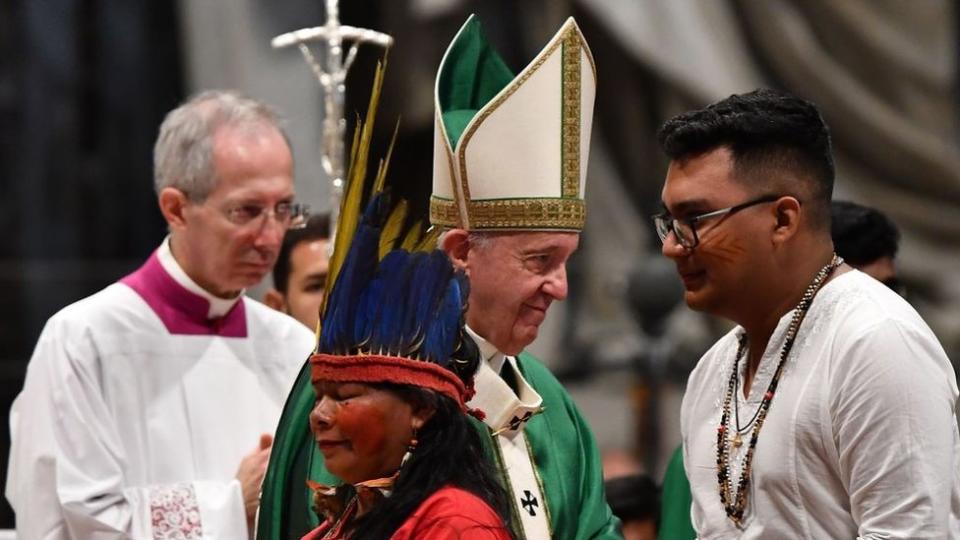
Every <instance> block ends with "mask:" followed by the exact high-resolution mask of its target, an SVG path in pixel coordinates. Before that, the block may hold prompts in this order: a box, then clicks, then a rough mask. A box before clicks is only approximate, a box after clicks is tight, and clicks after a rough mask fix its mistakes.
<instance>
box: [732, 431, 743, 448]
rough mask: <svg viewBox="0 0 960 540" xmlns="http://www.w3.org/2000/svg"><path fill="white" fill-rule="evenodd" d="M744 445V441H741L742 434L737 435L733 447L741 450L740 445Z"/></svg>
mask: <svg viewBox="0 0 960 540" xmlns="http://www.w3.org/2000/svg"><path fill="white" fill-rule="evenodd" d="M742 444H743V439H741V438H740V434H739V433H737V434H736V435H735V436H734V437H733V446H735V447H737V448H740V445H742Z"/></svg>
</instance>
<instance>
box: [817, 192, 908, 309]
mask: <svg viewBox="0 0 960 540" xmlns="http://www.w3.org/2000/svg"><path fill="white" fill-rule="evenodd" d="M831 217H832V224H831V230H830V232H831V236H832V237H833V249H834V250H836V252H837V255H839V256H841V257H843V260H844V261H845V262H846V263H847V264H849V265H850V266H852V267H854V268H856V269H857V270H860V271H861V272H863V273H864V274H867V275H868V276H870V277H872V278H874V279H876V280H877V281H879V282H880V283H883V284H884V285H886V286H887V287H890V288H891V289H892V290H894V291H896V292H897V293H898V294H903V285H902V284H901V283H900V278H899V277H898V276H897V267H896V260H895V259H896V257H897V250H898V249H899V247H900V231H899V230H898V229H897V225H896V224H895V223H894V222H893V221H891V220H890V218H888V217H887V216H886V215H885V214H884V213H883V212H881V211H879V210H876V209H874V208H870V207H867V206H863V205H859V204H857V203H853V202H849V201H833V204H832V206H831Z"/></svg>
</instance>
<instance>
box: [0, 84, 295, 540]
mask: <svg viewBox="0 0 960 540" xmlns="http://www.w3.org/2000/svg"><path fill="white" fill-rule="evenodd" d="M154 166H155V175H154V176H155V183H156V191H157V196H158V202H159V206H160V211H161V213H162V214H163V216H164V218H165V219H166V220H167V223H168V225H169V229H170V235H169V236H168V237H167V238H166V239H165V240H164V241H163V242H162V243H161V245H160V247H159V248H158V249H157V250H156V251H155V252H154V253H153V255H151V256H150V258H149V259H148V260H147V261H146V263H145V264H144V265H143V266H142V267H141V268H140V269H138V270H137V271H135V272H134V273H132V274H130V275H129V276H126V277H125V278H123V279H121V280H120V281H119V282H118V283H115V284H113V285H111V286H109V287H107V288H106V289H104V290H103V291H100V292H99V293H97V294H94V295H93V296H91V297H89V298H86V299H84V300H81V301H80V302H77V303H75V304H73V305H71V306H68V307H66V308H65V309H63V310H62V311H60V312H59V313H58V314H56V315H54V316H53V317H52V318H51V319H50V320H49V321H48V323H47V325H46V327H45V329H44V331H43V333H42V334H41V336H40V339H39V341H38V343H37V347H36V349H35V351H34V354H33V357H32V359H31V360H30V365H29V367H28V370H27V378H26V382H25V384H24V389H23V391H22V392H21V394H20V395H19V396H18V397H17V400H16V402H15V403H14V405H13V408H12V410H11V427H12V436H13V444H12V448H11V461H10V469H9V479H8V482H7V490H6V494H7V498H8V499H9V500H10V502H11V504H12V505H13V507H14V510H15V511H16V514H17V530H18V534H19V536H20V537H22V538H94V537H97V538H121V537H128V538H129V537H132V538H247V537H248V535H249V530H250V526H251V524H252V521H253V517H254V516H255V512H256V509H257V505H258V496H259V489H260V483H261V480H262V477H263V471H264V468H265V467H266V464H267V460H268V457H269V451H270V443H271V439H270V435H269V434H270V433H272V432H273V430H274V428H275V424H276V421H277V418H278V417H279V413H280V409H281V407H282V406H283V403H284V399H285V397H286V396H287V393H288V391H289V386H290V385H291V383H292V382H293V379H294V377H295V376H296V372H297V370H298V369H299V367H300V365H301V364H302V362H303V359H304V358H305V357H306V356H307V355H308V354H309V352H310V350H311V349H312V348H313V335H312V333H311V332H310V331H309V330H307V329H306V328H304V327H303V326H302V325H300V324H299V323H297V322H296V321H295V320H293V319H291V318H289V317H287V316H286V315H282V314H280V313H277V312H276V311H274V310H271V309H269V308H267V307H266V306H263V305H262V304H259V303H257V302H254V301H251V300H250V299H247V298H244V297H243V291H244V289H245V288H246V287H249V286H251V285H254V284H256V283H257V282H259V281H260V279H261V278H262V277H263V276H264V275H265V274H266V273H267V272H269V271H270V269H271V267H272V266H273V263H274V261H275V260H276V257H277V253H278V251H279V249H280V243H281V240H282V238H283V235H284V232H285V231H286V230H287V229H288V228H291V227H295V226H297V225H298V224H299V223H300V222H301V221H302V220H303V217H304V212H303V211H302V210H301V209H300V208H299V207H298V206H297V205H296V204H294V202H293V196H294V193H293V158H292V155H291V152H290V146H289V144H288V143H287V140H286V137H285V135H284V134H283V132H282V131H281V128H280V126H279V123H278V119H277V117H276V116H275V114H274V113H273V112H272V111H271V110H270V109H269V108H268V107H266V106H265V105H263V104H262V103H259V102H256V101H253V100H250V99H247V98H244V97H241V96H239V95H237V94H234V93H230V92H207V93H203V94H200V95H198V96H196V97H194V98H193V99H191V100H190V101H188V102H187V103H185V104H183V105H182V106H180V107H179V108H177V109H175V110H174V111H172V112H171V113H169V114H168V115H167V118H166V119H165V120H164V122H163V124H162V125H161V127H160V134H159V137H158V139H157V143H156V147H155V149H154Z"/></svg>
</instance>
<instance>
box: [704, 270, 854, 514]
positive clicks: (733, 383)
mask: <svg viewBox="0 0 960 540" xmlns="http://www.w3.org/2000/svg"><path fill="white" fill-rule="evenodd" d="M841 264H843V259H841V258H840V257H838V256H837V255H836V254H834V255H833V258H832V259H831V260H830V263H829V264H827V265H826V266H824V267H823V268H821V269H820V271H819V272H817V276H816V277H815V278H814V279H813V282H812V283H810V286H809V287H807V290H806V291H804V293H803V298H801V299H800V303H799V304H797V307H796V308H795V309H794V311H793V318H792V319H791V320H790V326H789V327H787V336H786V339H785V340H784V343H783V348H781V349H780V363H778V364H777V370H776V371H774V373H773V378H772V379H770V386H768V387H767V392H766V393H765V394H764V395H763V400H762V401H760V406H759V407H758V408H757V413H756V414H755V415H754V418H755V419H756V423H755V424H754V426H753V434H752V435H751V437H750V444H749V446H748V447H747V455H746V456H744V458H743V468H742V472H741V473H740V481H739V482H737V489H736V491H735V492H734V489H733V483H732V481H731V480H732V474H731V471H730V445H731V444H732V445H734V446H740V444H739V442H740V431H741V428H740V426H739V425H736V426H734V428H735V431H736V433H735V436H734V437H733V438H732V439H731V438H730V437H727V433H728V432H729V431H731V430H730V427H731V426H730V404H731V403H732V402H733V400H734V399H736V396H735V394H736V392H737V391H738V389H739V386H740V385H739V382H740V373H739V372H740V358H741V357H742V356H743V353H744V351H745V350H746V348H747V336H746V334H745V333H743V334H740V340H739V344H738V346H737V356H736V358H734V361H733V371H732V372H731V373H730V381H729V382H728V383H727V392H726V396H725V397H724V401H723V413H722V415H721V416H720V425H719V427H717V483H718V484H719V486H720V503H721V504H723V509H724V510H725V511H726V513H727V517H729V518H730V520H731V521H733V522H734V524H736V525H737V526H740V522H741V521H742V520H743V513H744V511H745V509H746V506H747V488H748V487H749V486H750V470H751V464H752V462H753V452H754V450H755V449H756V447H757V438H758V437H759V436H760V428H761V427H763V421H764V419H765V418H766V417H767V411H768V410H769V409H770V402H771V401H773V395H774V393H776V391H777V385H778V384H779V383H780V375H781V374H782V373H783V366H784V364H785V363H786V360H787V355H789V354H790V350H791V349H792V348H793V342H794V340H795V339H796V337H797V331H798V330H799V329H800V323H801V322H803V318H804V317H805V316H806V314H807V310H808V309H810V304H811V303H813V297H814V296H816V294H817V292H818V291H819V290H820V287H821V286H822V285H823V282H824V281H825V280H826V279H827V276H829V275H830V274H831V273H832V272H833V271H834V270H835V269H836V268H837V267H838V266H840V265H841ZM738 416H739V414H738ZM752 422H753V420H751V422H748V423H747V427H749V426H750V423H752ZM743 429H744V430H745V429H746V428H743Z"/></svg>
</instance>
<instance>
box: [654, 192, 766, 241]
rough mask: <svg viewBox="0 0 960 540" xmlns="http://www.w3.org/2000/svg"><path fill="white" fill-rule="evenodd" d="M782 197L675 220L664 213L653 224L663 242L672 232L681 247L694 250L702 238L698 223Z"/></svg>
mask: <svg viewBox="0 0 960 540" xmlns="http://www.w3.org/2000/svg"><path fill="white" fill-rule="evenodd" d="M780 197H782V195H764V196H763V197H760V198H758V199H753V200H751V201H747V202H745V203H743V204H738V205H736V206H730V207H728V208H721V209H720V210H714V211H712V212H707V213H705V214H700V215H697V216H692V217H687V218H675V217H673V216H671V215H670V214H669V213H667V212H664V213H662V214H657V215H655V216H653V224H654V225H655V226H656V227H657V236H659V237H660V241H661V242H666V241H667V235H669V234H670V233H671V232H672V233H673V235H674V236H676V237H677V242H679V244H680V245H681V246H683V247H685V248H687V249H693V248H695V247H697V244H699V243H700V238H699V237H698V236H697V223H699V222H701V221H703V220H705V219H709V218H713V217H717V216H724V215H726V216H729V215H731V214H735V213H737V212H739V211H740V210H743V209H744V208H749V207H751V206H754V205H757V204H763V203H768V202H773V201H776V200H777V199H779V198H780Z"/></svg>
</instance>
